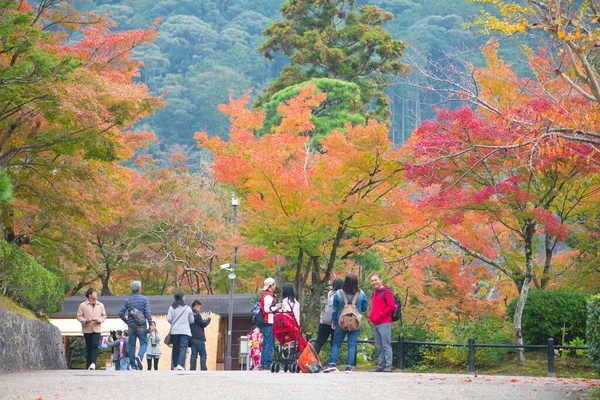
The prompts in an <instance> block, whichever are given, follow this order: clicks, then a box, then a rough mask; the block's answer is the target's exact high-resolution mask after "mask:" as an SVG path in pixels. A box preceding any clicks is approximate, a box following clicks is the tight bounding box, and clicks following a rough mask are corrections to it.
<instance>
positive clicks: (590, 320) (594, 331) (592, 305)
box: [586, 295, 600, 374]
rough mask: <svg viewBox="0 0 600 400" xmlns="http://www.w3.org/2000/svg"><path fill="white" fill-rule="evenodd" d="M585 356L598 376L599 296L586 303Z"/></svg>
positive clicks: (599, 363)
mask: <svg viewBox="0 0 600 400" xmlns="http://www.w3.org/2000/svg"><path fill="white" fill-rule="evenodd" d="M586 338H587V347H588V350H587V356H588V358H589V359H590V360H592V365H593V366H594V368H595V369H596V373H598V374H600V295H596V296H593V297H592V298H590V299H589V301H588V303H587V332H586Z"/></svg>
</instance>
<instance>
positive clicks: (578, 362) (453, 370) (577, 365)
mask: <svg viewBox="0 0 600 400" xmlns="http://www.w3.org/2000/svg"><path fill="white" fill-rule="evenodd" d="M525 354H526V358H527V365H526V366H524V367H521V366H518V365H517V354H516V353H511V354H507V355H506V356H504V357H503V358H502V360H501V362H500V363H499V364H498V365H496V366H493V367H478V366H477V356H476V357H475V373H476V374H478V375H504V376H547V375H548V355H547V352H546V350H545V349H544V350H543V351H528V352H526V353H525ZM405 371H406V372H436V373H444V374H466V373H467V367H466V366H465V367H429V366H427V367H421V368H410V369H408V368H407V369H405ZM554 372H555V375H556V376H557V377H559V378H588V379H589V378H593V379H598V378H599V377H598V375H597V374H596V373H595V372H594V368H593V367H592V363H591V362H590V360H588V359H587V358H586V357H571V356H569V357H559V356H555V357H554Z"/></svg>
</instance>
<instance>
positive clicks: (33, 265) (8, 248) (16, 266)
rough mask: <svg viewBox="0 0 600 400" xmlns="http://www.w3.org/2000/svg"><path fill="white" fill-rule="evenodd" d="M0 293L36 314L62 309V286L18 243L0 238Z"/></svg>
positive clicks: (52, 274)
mask: <svg viewBox="0 0 600 400" xmlns="http://www.w3.org/2000/svg"><path fill="white" fill-rule="evenodd" d="M0 292H2V294H4V295H6V296H8V297H10V298H11V299H13V300H14V301H16V302H17V303H18V304H20V305H22V306H24V307H26V308H28V309H30V310H31V311H33V312H35V313H36V314H38V315H43V314H52V313H57V312H59V311H60V310H62V303H63V298H64V294H63V285H62V282H61V280H60V279H59V278H58V276H56V275H55V274H54V273H52V272H51V271H49V270H47V269H46V268H44V267H43V266H41V265H40V264H39V263H38V262H37V260H36V259H35V258H33V257H32V256H30V255H29V254H27V252H26V251H25V250H23V249H21V248H20V247H18V246H15V245H13V244H9V243H7V242H6V241H5V240H0Z"/></svg>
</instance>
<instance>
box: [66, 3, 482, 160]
mask: <svg viewBox="0 0 600 400" xmlns="http://www.w3.org/2000/svg"><path fill="white" fill-rule="evenodd" d="M74 4H75V6H76V7H77V8H78V9H81V10H93V11H96V12H104V13H110V14H111V18H113V19H114V20H115V21H116V22H117V23H118V24H119V25H118V26H117V27H115V28H114V29H115V30H124V29H141V28H147V27H148V26H149V25H150V24H151V23H152V21H153V20H154V19H156V18H162V22H161V25H160V28H159V37H158V40H157V42H155V43H154V44H152V45H150V46H147V47H146V48H145V49H144V50H143V51H140V52H138V57H139V58H140V59H141V60H142V61H143V62H144V64H145V65H144V67H143V68H142V71H141V77H140V80H141V81H142V82H143V83H145V84H146V85H148V87H149V89H150V91H151V93H152V94H155V95H158V94H161V93H164V94H165V100H166V101H167V106H166V108H165V109H163V110H158V111H157V113H156V114H155V115H153V116H151V117H149V118H146V119H145V120H144V121H143V126H142V128H143V129H147V130H150V131H153V132H156V133H157V135H158V137H159V142H158V143H156V144H155V145H154V146H153V147H151V149H150V151H151V152H152V153H153V154H154V155H155V156H156V157H157V158H162V159H164V160H168V158H169V156H170V154H172V153H173V152H176V151H178V152H184V153H186V156H188V157H189V158H192V159H193V158H196V157H198V153H197V152H193V151H192V149H193V139H192V137H193V133H194V132H196V131H199V130H206V131H207V132H208V133H209V134H210V135H219V136H222V137H226V136H227V134H228V133H227V132H228V128H229V122H228V120H227V118H226V117H225V116H224V115H222V114H221V113H219V111H218V110H217V106H218V105H219V104H223V103H227V101H228V97H229V96H230V95H232V96H239V95H241V94H242V93H244V92H246V91H248V90H252V91H253V93H254V94H255V95H260V94H261V93H263V90H264V89H266V87H267V86H268V85H269V83H270V82H272V81H273V80H275V79H276V78H277V77H278V76H279V74H280V72H281V71H282V70H283V68H284V67H285V66H286V65H287V64H289V59H288V58H287V56H286V55H284V54H283V53H280V52H277V53H276V54H274V56H275V57H274V59H273V60H267V59H266V58H265V57H264V56H263V55H262V54H260V53H259V52H258V51H257V48H258V47H259V46H260V45H261V44H262V43H264V42H265V36H262V32H263V30H264V29H266V28H267V27H268V26H269V25H271V24H272V23H273V22H274V21H277V20H281V19H282V15H281V13H280V11H279V8H280V7H281V6H282V5H283V4H284V0H229V1H223V0H184V1H177V0H140V1H135V2H129V1H127V2H126V1H123V0H89V1H87V2H81V1H80V0H78V1H75V2H74ZM357 5H358V6H359V7H360V6H376V7H379V8H381V9H382V10H383V11H384V12H389V13H392V14H393V15H394V17H393V19H391V20H388V21H387V22H386V23H385V24H383V25H382V27H383V29H384V30H385V31H386V32H389V34H391V37H392V39H394V40H401V41H403V42H405V43H406V44H407V45H408V46H409V47H412V46H415V47H416V48H417V49H419V51H420V52H422V53H423V54H425V55H426V57H429V58H432V59H435V60H440V61H442V60H445V59H446V58H447V54H450V53H453V52H456V51H457V50H456V49H457V48H459V47H460V49H461V50H466V47H468V43H469V42H470V41H472V40H473V37H474V36H473V34H472V33H471V32H469V31H467V30H465V29H464V28H463V26H462V24H463V23H465V22H468V21H470V20H472V19H473V17H474V16H475V11H476V7H475V6H474V5H472V4H469V3H465V2H461V1H458V2H448V1H444V0H433V1H428V2H420V1H415V0H394V1H389V0H373V1H357ZM411 51H412V50H410V49H409V50H408V52H409V53H410V52H411ZM444 62H445V61H444ZM386 94H387V96H388V97H389V98H390V100H391V105H390V111H391V120H392V129H391V132H390V136H391V137H392V138H393V139H394V141H395V142H396V143H400V142H402V141H404V140H406V139H407V138H408V136H409V135H410V131H411V130H412V128H413V127H415V126H417V124H418V123H419V121H422V120H423V119H425V117H428V116H429V115H430V114H431V113H432V109H431V108H430V107H429V104H435V103H437V102H438V101H439V100H440V99H439V97H438V96H437V95H435V94H433V93H431V92H423V91H420V90H417V89H413V88H410V87H407V86H401V85H395V84H392V85H391V86H389V87H388V88H387V89H386ZM181 145H184V146H183V147H182V146H181ZM188 146H189V147H188ZM194 168H197V166H195V165H192V169H194Z"/></svg>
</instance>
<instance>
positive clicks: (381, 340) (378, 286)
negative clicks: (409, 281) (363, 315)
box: [369, 274, 396, 372]
mask: <svg viewBox="0 0 600 400" xmlns="http://www.w3.org/2000/svg"><path fill="white" fill-rule="evenodd" d="M371 285H372V286H373V297H371V313H370V314H369V320H370V321H371V323H372V324H373V336H374V337H375V347H376V348H377V366H376V367H375V369H372V370H371V372H392V312H393V311H394V309H395V308H396V303H395V302H394V295H393V294H392V291H391V290H390V289H389V287H387V285H384V284H383V283H382V282H381V275H379V274H373V275H371Z"/></svg>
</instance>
